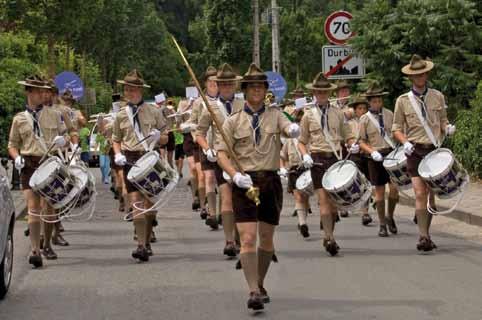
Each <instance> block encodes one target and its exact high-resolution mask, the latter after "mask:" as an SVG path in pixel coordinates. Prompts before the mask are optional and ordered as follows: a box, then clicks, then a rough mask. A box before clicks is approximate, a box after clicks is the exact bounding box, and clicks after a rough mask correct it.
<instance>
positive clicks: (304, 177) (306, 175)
mask: <svg viewBox="0 0 482 320" xmlns="http://www.w3.org/2000/svg"><path fill="white" fill-rule="evenodd" d="M311 182H312V180H311V170H306V171H305V172H303V173H302V174H301V175H300V176H299V177H298V179H296V189H298V190H302V189H304V188H306V187H307V186H309V185H310V184H311Z"/></svg>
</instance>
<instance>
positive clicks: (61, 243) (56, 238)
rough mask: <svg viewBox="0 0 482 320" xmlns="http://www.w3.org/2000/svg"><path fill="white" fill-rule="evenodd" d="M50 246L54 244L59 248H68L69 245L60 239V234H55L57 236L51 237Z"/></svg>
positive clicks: (62, 238)
mask: <svg viewBox="0 0 482 320" xmlns="http://www.w3.org/2000/svg"><path fill="white" fill-rule="evenodd" d="M52 244H54V245H56V246H61V247H68V246H69V243H68V242H67V240H65V239H64V237H62V235H61V234H57V235H55V236H53V237H52Z"/></svg>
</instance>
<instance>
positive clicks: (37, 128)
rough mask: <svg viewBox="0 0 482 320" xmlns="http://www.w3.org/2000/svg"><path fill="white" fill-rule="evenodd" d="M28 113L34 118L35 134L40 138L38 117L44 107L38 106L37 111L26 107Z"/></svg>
mask: <svg viewBox="0 0 482 320" xmlns="http://www.w3.org/2000/svg"><path fill="white" fill-rule="evenodd" d="M25 108H26V109H27V111H28V112H29V113H30V114H31V115H32V117H33V132H34V133H35V135H36V136H40V126H39V123H38V120H39V119H38V117H39V112H40V111H42V109H43V105H40V106H37V108H36V109H35V110H32V109H31V108H29V107H28V106H25Z"/></svg>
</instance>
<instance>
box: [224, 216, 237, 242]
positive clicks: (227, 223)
mask: <svg viewBox="0 0 482 320" xmlns="http://www.w3.org/2000/svg"><path fill="white" fill-rule="evenodd" d="M221 215H222V217H223V231H224V238H225V239H226V241H230V242H233V241H234V229H235V227H236V225H235V223H234V213H233V212H231V211H223V212H221Z"/></svg>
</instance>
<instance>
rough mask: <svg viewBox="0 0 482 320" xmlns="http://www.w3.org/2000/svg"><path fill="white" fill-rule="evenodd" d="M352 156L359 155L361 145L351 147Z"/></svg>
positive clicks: (356, 144)
mask: <svg viewBox="0 0 482 320" xmlns="http://www.w3.org/2000/svg"><path fill="white" fill-rule="evenodd" d="M348 151H350V153H351V154H357V153H359V152H360V145H359V144H358V143H354V144H352V145H351V146H350V149H348Z"/></svg>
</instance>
